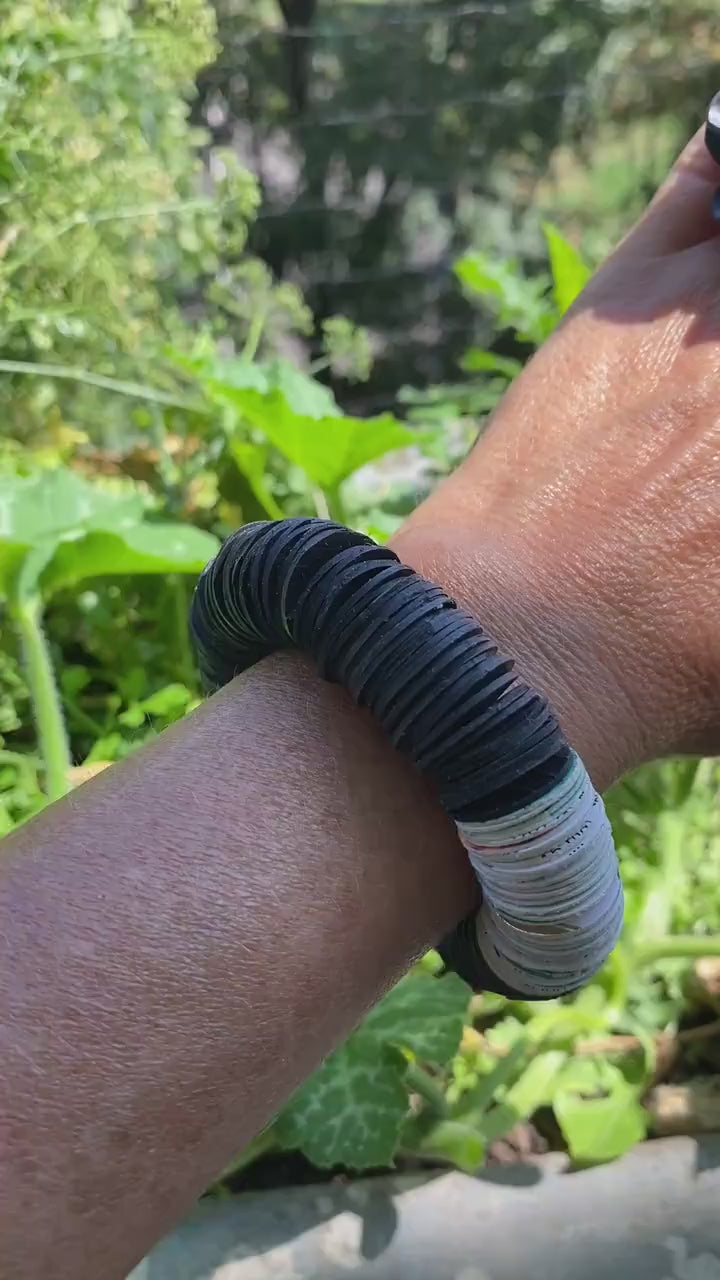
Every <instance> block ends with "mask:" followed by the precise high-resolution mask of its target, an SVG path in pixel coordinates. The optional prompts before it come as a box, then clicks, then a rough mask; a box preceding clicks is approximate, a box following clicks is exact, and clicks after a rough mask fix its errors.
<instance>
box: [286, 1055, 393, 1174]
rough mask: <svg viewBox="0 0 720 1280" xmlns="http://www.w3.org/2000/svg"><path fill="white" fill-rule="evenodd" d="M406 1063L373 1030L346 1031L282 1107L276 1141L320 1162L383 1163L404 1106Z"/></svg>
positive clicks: (390, 1153) (362, 1165)
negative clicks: (369, 1032) (371, 1033)
mask: <svg viewBox="0 0 720 1280" xmlns="http://www.w3.org/2000/svg"><path fill="white" fill-rule="evenodd" d="M406 1065H407V1064H406V1062H405V1059H404V1058H403V1056H402V1054H400V1053H398V1051H397V1050H394V1049H392V1048H390V1047H389V1046H387V1045H382V1044H379V1043H378V1042H377V1041H376V1040H375V1039H374V1038H373V1037H372V1036H364V1035H362V1034H355V1035H353V1036H351V1037H350V1039H349V1040H348V1041H347V1043H346V1044H344V1045H343V1047H342V1048H341V1049H338V1051H337V1053H334V1054H333V1055H332V1057H331V1058H328V1060H327V1062H325V1063H324V1064H323V1066H322V1067H320V1069H319V1071H316V1072H315V1074H314V1076H312V1077H311V1078H310V1080H308V1081H307V1083H306V1084H304V1085H303V1086H302V1088H301V1089H299V1090H298V1092H297V1093H296V1094H295V1096H294V1097H293V1098H292V1099H291V1101H290V1103H289V1104H288V1106H287V1107H286V1108H285V1110H284V1111H283V1113H282V1115H281V1116H280V1119H279V1120H278V1122H277V1125H276V1128H277V1132H278V1136H279V1138H280V1140H281V1142H282V1143H283V1144H284V1145H285V1146H288V1147H298V1148H300V1150H301V1151H302V1152H303V1154H304V1155H305V1156H307V1158H308V1160H311V1161H312V1162H313V1164H316V1165H318V1166H319V1167H320V1168H327V1167H330V1166H332V1165H336V1164H344V1165H348V1166H349V1167H351V1168H354V1169H363V1168H365V1169H367V1168H370V1167H372V1166H373V1165H384V1164H388V1163H389V1162H390V1160H391V1159H392V1157H393V1155H394V1153H395V1147H396V1145H397V1141H398V1137H399V1134H400V1129H401V1127H402V1123H403V1120H404V1119H405V1115H406V1113H407V1108H408V1093H407V1088H406V1086H405V1070H406Z"/></svg>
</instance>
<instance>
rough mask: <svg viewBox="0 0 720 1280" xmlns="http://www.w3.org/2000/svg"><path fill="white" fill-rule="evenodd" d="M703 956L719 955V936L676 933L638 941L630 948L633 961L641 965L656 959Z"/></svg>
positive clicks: (689, 958)
mask: <svg viewBox="0 0 720 1280" xmlns="http://www.w3.org/2000/svg"><path fill="white" fill-rule="evenodd" d="M703 956H720V937H713V938H701V937H696V936H695V935H694V934H676V935H675V936H672V935H671V936H670V937H667V938H657V939H653V941H652V942H638V943H636V944H635V946H634V947H633V948H632V961H633V963H635V964H643V965H644V964H655V963H656V961H658V960H699V959H702V957H703Z"/></svg>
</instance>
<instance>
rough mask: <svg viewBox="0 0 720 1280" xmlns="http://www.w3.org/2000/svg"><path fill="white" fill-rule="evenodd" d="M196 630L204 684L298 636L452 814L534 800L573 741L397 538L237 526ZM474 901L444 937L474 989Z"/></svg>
mask: <svg viewBox="0 0 720 1280" xmlns="http://www.w3.org/2000/svg"><path fill="white" fill-rule="evenodd" d="M191 630H192V635H193V640H194V643H195V647H196V651H197V654H198V660H199V663H200V669H201V674H202V678H203V682H204V684H205V687H206V688H207V689H208V690H209V691H211V692H212V691H213V690H215V689H218V688H219V687H220V686H222V685H224V684H226V683H227V682H228V681H229V680H231V679H232V678H233V677H234V676H235V675H237V674H239V673H240V672H242V671H244V670H246V669H247V668H248V667H251V666H252V665H253V664H254V663H256V662H258V661H259V660H260V659H262V658H264V657H266V656H268V655H269V654H271V653H273V652H274V651H277V650H279V649H298V650H300V651H301V652H303V653H304V654H306V655H307V656H308V657H309V658H311V659H312V660H313V662H314V663H315V664H316V665H317V668H318V670H319V672H320V673H321V675H322V676H323V677H324V678H325V679H326V680H330V681H332V682H335V683H338V684H340V685H342V686H343V687H344V688H345V689H347V690H348V692H349V693H350V694H351V696H352V697H353V699H354V700H355V702H356V703H357V704H358V705H359V706H364V707H367V708H368V709H369V710H370V711H371V712H372V713H373V715H374V716H375V717H376V718H377V720H378V721H379V723H380V725H381V726H382V728H383V730H384V731H385V733H386V734H387V736H388V738H389V739H390V741H391V742H392V743H393V744H394V745H395V746H396V747H398V748H399V749H400V750H402V751H403V752H405V753H406V754H407V755H408V756H409V757H410V758H411V760H412V761H413V762H414V763H415V765H416V766H417V768H418V769H419V770H421V771H422V773H423V774H424V775H425V776H426V777H427V778H428V779H429V780H430V781H431V782H432V784H433V786H434V788H435V790H436V793H437V795H438V799H439V801H440V803H441V805H442V806H443V808H444V809H445V811H446V812H447V813H448V815H449V816H450V817H451V818H452V819H453V821H455V822H456V823H479V822H480V823H481V822H486V821H488V820H492V819H494V818H498V817H501V816H503V815H506V814H509V813H514V812H515V811H516V810H520V809H523V808H524V807H526V806H528V805H530V804H532V802H533V801H535V800H537V799H538V797H541V796H542V795H544V794H545V793H546V792H549V791H551V790H552V788H553V787H555V786H557V784H558V783H560V781H561V780H562V779H563V778H564V777H565V776H566V775H567V773H568V770H569V767H570V762H571V756H572V753H571V751H570V748H569V746H568V744H567V742H566V740H565V738H564V736H563V734H562V731H561V729H560V727H559V725H558V722H557V720H556V718H555V716H554V714H553V712H552V711H551V709H550V707H549V706H548V704H547V702H546V700H545V699H544V698H543V697H542V696H541V695H540V694H539V693H537V692H536V691H535V690H533V689H532V688H530V687H529V686H528V685H527V684H525V683H524V682H523V681H522V680H521V679H520V678H519V677H518V676H517V674H516V672H515V671H514V669H513V664H512V662H511V661H510V660H509V659H507V658H505V657H503V656H502V655H501V654H500V653H499V652H498V650H497V647H496V645H495V644H494V643H493V641H492V639H491V638H490V637H489V636H488V635H487V633H486V632H485V631H484V630H483V628H482V627H481V626H480V625H479V623H478V622H476V620H475V619H474V618H473V617H471V616H470V615H469V614H468V613H466V612H465V611H464V610H462V609H460V608H458V607H457V605H456V603H455V602H454V601H453V600H452V599H451V598H450V597H449V596H448V595H446V593H445V592H444V591H443V590H442V589H441V588H440V587H438V586H436V585H435V584H434V583H431V582H428V581H427V580H426V579H425V578H423V577H421V576H420V575H419V574H417V573H415V572H414V571H413V570H412V569H410V568H409V567H408V566H407V565H403V564H402V563H401V562H400V561H399V559H398V557H397V556H396V555H395V553H394V552H393V551H391V550H390V549H389V548H387V547H381V546H378V545H376V544H375V543H374V542H373V541H372V539H370V538H368V537H366V536H365V535H363V534H359V533H356V532H354V531H353V530H350V529H347V528H345V527H344V526H343V525H339V524H335V523H334V522H332V521H328V520H320V519H290V520H281V521H277V522H272V523H271V522H267V523H265V522H263V523H257V524H249V525H245V526H243V527H242V528H241V529H239V530H238V531H237V532H236V533H234V534H232V535H231V537H229V538H228V539H227V541H226V542H225V543H224V544H223V546H222V547H221V549H220V551H219V552H218V554H217V556H216V557H215V559H214V560H212V561H211V562H210V564H209V565H208V566H207V568H206V569H205V570H204V572H203V574H202V576H201V578H200V580H199V582H198V585H197V588H196V591H195V595H194V598H193V603H192V609H191ZM475 918H476V917H475V914H473V915H472V916H471V917H469V918H468V920H467V921H466V922H463V923H462V924H461V925H460V926H458V928H457V929H456V930H455V931H454V932H453V934H451V935H450V937H449V938H447V939H445V940H443V941H442V942H441V943H440V946H439V950H440V952H441V954H442V955H443V958H444V959H445V962H446V964H448V966H449V967H452V968H453V969H455V970H456V971H457V972H459V973H460V974H461V976H462V977H463V978H465V980H466V981H468V982H469V983H470V984H471V985H472V986H473V987H475V988H477V989H485V990H496V991H500V992H501V993H504V994H510V995H522V994H523V992H522V991H519V990H516V989H510V988H508V986H507V984H505V983H504V982H503V981H501V980H500V979H498V978H497V977H495V976H494V975H493V973H492V972H491V970H490V969H489V967H488V965H487V963H486V961H485V959H484V958H483V956H482V954H481V952H480V950H479V947H478V944H477V938H476V931H475V927H474V925H475Z"/></svg>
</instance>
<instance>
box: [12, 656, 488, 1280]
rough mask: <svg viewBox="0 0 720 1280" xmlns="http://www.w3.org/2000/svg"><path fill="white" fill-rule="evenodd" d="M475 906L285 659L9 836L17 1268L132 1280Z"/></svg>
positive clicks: (406, 773)
mask: <svg viewBox="0 0 720 1280" xmlns="http://www.w3.org/2000/svg"><path fill="white" fill-rule="evenodd" d="M472 893H473V890H472V882H471V878H470V875H469V872H468V870H467V868H466V865H465V860H464V858H463V856H462V853H461V851H460V849H459V846H458V845H457V844H456V840H455V835H454V829H453V827H452V825H451V824H450V823H449V822H448V820H447V819H446V818H445V817H444V815H443V814H442V812H441V811H440V809H439V807H438V806H437V805H436V803H435V802H434V801H433V799H432V797H430V796H429V795H428V794H427V792H426V790H425V788H424V786H423V784H422V782H421V780H420V779H419V778H418V777H417V776H416V775H415V774H414V772H413V771H412V769H411V768H410V766H409V765H407V764H406V763H405V762H404V761H403V760H402V759H401V758H400V757H399V756H398V755H397V754H396V753H394V752H393V751H392V750H391V749H390V747H389V746H388V745H387V743H386V742H385V741H384V740H383V738H382V736H381V734H380V732H379V731H378V730H377V728H376V727H375V725H374V724H373V723H372V722H371V720H370V718H369V717H368V716H366V715H364V714H363V713H361V712H358V711H357V710H356V709H355V708H354V707H353V706H352V705H351V704H350V702H349V700H348V699H347V698H346V696H345V695H344V694H343V693H342V692H341V691H339V690H337V689H334V688H331V687H330V686H329V685H327V684H324V683H323V682H322V681H320V680H319V679H318V678H317V677H316V676H315V675H314V674H313V673H312V672H310V671H309V670H308V669H307V668H306V667H305V666H304V665H303V664H302V663H301V662H300V661H298V660H296V659H293V658H289V657H281V658H278V659H272V660H270V661H268V662H267V663H264V664H262V666H261V667H259V668H257V669H255V670H254V671H252V672H250V673H248V674H247V675H246V676H245V677H244V678H242V679H241V680H240V681H237V682H235V683H234V684H233V685H232V686H230V687H229V688H228V689H226V690H224V691H223V692H222V693H221V694H219V695H217V696H216V697H215V698H213V699H211V701H210V702H209V703H208V704H207V705H206V706H204V707H203V708H202V709H201V710H200V711H199V712H197V713H196V714H195V715H193V716H191V717H190V718H189V719H188V720H187V721H185V722H183V723H182V724H180V725H178V726H176V727H175V728H174V729H172V730H170V731H168V732H167V733H165V734H163V735H162V737H161V738H160V739H159V740H158V741H157V742H156V743H154V744H153V745H152V746H151V747H150V748H149V749H146V750H143V751H142V752H140V753H138V754H137V755H135V756H133V757H131V758H130V759H128V760H126V761H125V762H123V763H122V764H120V765H118V766H116V767H114V768H113V769H112V770H110V771H108V772H107V773H106V774H104V775H102V776H101V777H99V778H98V779H96V780H95V781H94V782H92V783H90V784H88V785H87V786H85V787H83V788H82V789H81V790H79V791H77V792H76V793H75V794H74V795H73V796H71V797H69V798H68V799H67V800H66V801H64V802H61V803H60V804H59V805H57V806H53V807H52V808H51V809H49V810H47V811H46V812H45V813H44V814H42V815H41V816H40V817H39V818H38V819H36V820H35V821H33V822H31V823H30V824H28V825H27V826H25V827H24V828H22V829H21V830H20V831H19V832H18V833H16V835H15V836H14V837H12V838H11V839H9V840H7V841H6V842H4V844H3V846H2V863H1V866H0V951H1V952H2V955H1V956H0V1008H1V1009H2V1014H3V1017H2V1027H1V1028H0V1036H1V1038H2V1039H1V1043H2V1052H1V1055H0V1056H1V1057H2V1069H1V1071H0V1081H1V1083H0V1090H1V1091H2V1094H3V1096H4V1097H3V1104H2V1107H0V1115H2V1116H3V1117H5V1118H4V1119H3V1120H2V1121H1V1122H0V1123H1V1124H2V1126H3V1129H4V1130H5V1132H4V1133H3V1137H2V1141H1V1142H0V1146H1V1147H2V1153H3V1154H2V1173H1V1175H0V1239H1V1240H2V1247H1V1249H0V1275H2V1277H3V1280H4V1278H5V1276H7V1277H8V1280H9V1277H12V1278H13V1280H24V1278H25V1277H27V1278H28V1280H29V1278H30V1277H33V1280H35V1278H36V1277H38V1276H40V1275H45V1274H52V1275H53V1277H54V1278H55V1280H65V1278H66V1277H67V1280H81V1277H85V1276H88V1277H89V1276H96V1275H103V1276H104V1277H107V1280H112V1277H115V1276H117V1277H122V1276H124V1275H125V1274H126V1273H127V1271H128V1270H129V1269H130V1268H131V1266H132V1265H133V1264H134V1263H135V1262H137V1260H138V1259H139V1258H140V1257H141V1256H142V1255H143V1253H144V1252H145V1251H146V1250H147V1249H148V1248H149V1247H150V1246H151V1245H152V1244H153V1243H154V1241H155V1240H156V1239H157V1238H158V1237H159V1236H160V1235H161V1234H162V1233H163V1232H164V1231H165V1230H166V1229H167V1228H168V1227H169V1226H170V1225H171V1224H172V1223H173V1222H174V1221H175V1220H176V1219H177V1218H178V1216H180V1215H181V1214H182V1213H183V1212H184V1211H185V1210H186V1209H187V1208H188V1207H189V1206H190V1205H191V1203H192V1201H193V1199H194V1198H195V1197H196V1196H197V1194H198V1193H200V1192H201V1191H202V1190H203V1189H204V1187H205V1186H206V1185H207V1184H208V1183H209V1182H210V1180H211V1179H212V1178H213V1177H214V1176H215V1175H217V1173H218V1172H219V1170H220V1169H221V1168H222V1167H223V1165H224V1163H225V1162H226V1161H227V1160H228V1159H229V1158H231V1157H232V1156H233V1155H234V1154H235V1153H236V1152H237V1151H238V1150H239V1149H240V1148H241V1147H242V1146H243V1144H244V1143H245V1142H246V1141H247V1140H248V1139H249V1138H250V1137H251V1136H252V1135H253V1134H254V1133H256V1132H257V1131H258V1129H259V1128H261V1127H262V1125H263V1124H264V1123H265V1122H266V1121H267V1120H269V1119H270V1117H271V1116H272V1114H273V1112H274V1110H275V1109H276V1108H277V1106H278V1105H279V1104H280V1103H281V1102H282V1101H283V1100H284V1099H285V1098H286V1096H287V1095H288V1093H289V1092H290V1091H291V1090H292V1089H293V1087H294V1086H295V1085H297V1084H298V1083H299V1082H300V1081H301V1080H302V1078H303V1077H304V1076H306V1075H307V1074H308V1073H309V1072H310V1071H311V1070H312V1069H313V1068H314V1066H315V1065H316V1064H317V1063H318V1061H319V1060H320V1059H321V1058H322V1056H323V1055H325V1054H326V1053H327V1052H328V1051H329V1050H330V1049H331V1048H332V1047H333V1046H334V1045H335V1044H336V1043H337V1041H338V1040H339V1039H340V1038H341V1037H342V1036H343V1035H344V1034H345V1033H347V1032H348V1031H349V1030H350V1029H351V1028H352V1027H353V1025H354V1024H355V1023H356V1022H357V1021H358V1020H359V1018H360V1017H361V1016H362V1014H363V1012H364V1010H365V1009H366V1008H367V1006H368V1005H369V1004H371V1003H372V1001H373V1000H375V999H376V997H377V996H378V995H379V994H380V992H381V991H382V989H383V988H384V987H385V986H387V985H388V983H389V982H390V981H391V980H392V979H393V978H394V977H395V976H396V975H398V974H399V972H400V971H401V970H402V969H403V967H404V966H406V965H407V963H408V961H409V960H410V959H411V957H412V956H413V955H415V954H417V953H418V952H419V951H420V950H421V949H423V948H424V947H426V946H427V945H429V944H431V943H433V942H435V941H437V940H438V939H439V937H440V936H441V934H442V933H443V932H444V931H445V930H446V929H447V928H448V927H449V926H451V925H452V924H453V923H454V922H455V921H456V920H457V919H459V918H460V916H461V915H463V914H464V913H465V911H466V910H467V909H468V908H469V906H470V904H471V902H472ZM10 1117H12V1118H11V1119H10Z"/></svg>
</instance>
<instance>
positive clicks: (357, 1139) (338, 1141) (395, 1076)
mask: <svg viewBox="0 0 720 1280" xmlns="http://www.w3.org/2000/svg"><path fill="white" fill-rule="evenodd" d="M469 999H470V990H469V988H468V987H467V986H466V985H465V983H464V982H462V981H461V979H460V978H458V977H456V976H455V975H454V974H448V976H447V977H443V978H436V977H433V975H432V974H431V973H429V972H427V970H424V969H422V968H417V969H415V970H413V972H412V973H409V974H408V975H407V977H405V978H403V979H402V980H401V982H399V983H398V985H397V986H396V987H395V988H394V989H393V990H392V991H391V992H389V994H388V995H387V996H385V999H384V1000H382V1001H381V1003H380V1004H379V1005H378V1006H377V1008H375V1009H374V1010H373V1011H372V1012H371V1013H370V1014H369V1015H368V1017H367V1018H366V1019H365V1022H364V1023H363V1024H362V1026H361V1027H360V1028H359V1029H358V1030H357V1031H356V1032H354V1034H353V1035H351V1036H350V1039H349V1040H348V1041H347V1043H346V1044H345V1045H343V1047H342V1048H341V1049H339V1050H338V1051H337V1053H334V1054H333V1055H332V1056H331V1057H330V1058H328V1060H327V1061H326V1062H325V1063H324V1064H323V1066H322V1067H321V1068H320V1070H319V1071H318V1072H316V1074H315V1075H314V1076H312V1078H311V1079H310V1080H309V1081H308V1082H307V1084H305V1085H303V1087H302V1088H301V1089H300V1090H299V1091H298V1093H296V1094H295V1096H294V1098H292V1099H291V1101H290V1103H289V1104H288V1106H287V1107H286V1108H285V1110H284V1111H283V1112H282V1113H281V1116H280V1120H279V1128H278V1132H279V1134H280V1137H281V1140H282V1141H283V1142H284V1143H285V1144H286V1145H288V1146H293V1147H299V1148H300V1149H301V1150H302V1152H303V1153H304V1155H306V1156H307V1157H308V1159H309V1160H312V1161H313V1163H314V1164H318V1165H322V1166H331V1165H334V1164H347V1165H349V1166H351V1167H352V1168H356V1169H362V1168H368V1167H369V1166H371V1165H380V1164H387V1163H388V1161H389V1160H391V1159H392V1156H393V1154H394V1151H395V1148H396V1146H397V1142H398V1138H399V1135H400V1130H401V1128H402V1126H403V1123H404V1121H405V1118H406V1116H407V1111H408V1105H409V1100H408V1084H407V1081H406V1078H405V1077H406V1073H407V1069H408V1063H407V1059H406V1057H405V1056H404V1055H403V1053H402V1052H400V1048H402V1049H405V1050H409V1051H411V1052H413V1053H415V1054H416V1055H417V1056H418V1057H421V1058H423V1059H424V1060H426V1061H430V1062H434V1063H438V1064H441V1063H444V1062H447V1061H448V1060H449V1059H450V1058H451V1057H452V1056H453V1054H454V1053H455V1052H456V1051H457V1048H458V1046H459V1044H460V1039H461V1036H462V1028H463V1018H464V1015H465V1013H466V1012H467V1006H468V1002H469Z"/></svg>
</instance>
